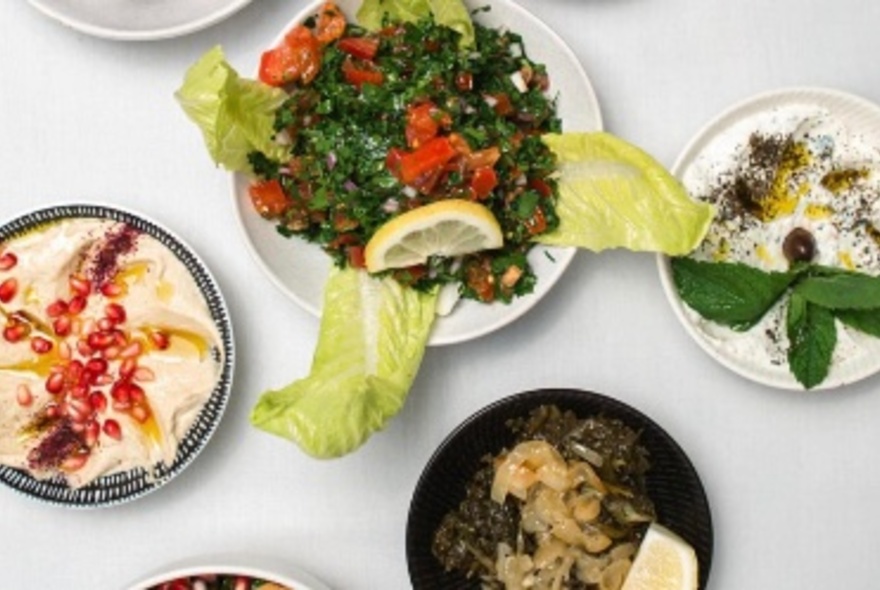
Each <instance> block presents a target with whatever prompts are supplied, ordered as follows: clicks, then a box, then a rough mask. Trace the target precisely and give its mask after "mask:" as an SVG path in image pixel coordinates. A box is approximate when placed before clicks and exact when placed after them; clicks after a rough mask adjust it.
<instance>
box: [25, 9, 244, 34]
mask: <svg viewBox="0 0 880 590" xmlns="http://www.w3.org/2000/svg"><path fill="white" fill-rule="evenodd" d="M29 1H30V3H31V4H32V5H33V6H34V7H35V8H37V9H39V10H40V11H41V12H43V13H44V14H46V15H47V16H49V17H51V18H53V19H55V20H57V21H58V22H60V23H62V24H64V25H67V26H69V27H72V28H74V29H76V30H78V31H82V32H83V33H87V34H89V35H94V36H96V37H105V38H108V39H118V40H120V41H148V40H153V39H167V38H169V37H178V36H180V35H185V34H188V33H192V32H195V31H198V30H201V29H204V28H206V27H209V26H211V25H213V24H215V23H217V22H219V21H221V20H223V19H225V18H227V17H229V16H231V15H232V14H234V13H235V12H237V11H238V10H240V9H241V8H243V7H244V6H246V5H247V4H249V3H250V2H251V0H29Z"/></svg>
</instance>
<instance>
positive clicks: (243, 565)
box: [127, 555, 330, 590]
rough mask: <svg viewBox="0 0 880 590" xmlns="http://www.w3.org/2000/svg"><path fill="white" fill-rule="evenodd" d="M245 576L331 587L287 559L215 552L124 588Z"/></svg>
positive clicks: (296, 586)
mask: <svg viewBox="0 0 880 590" xmlns="http://www.w3.org/2000/svg"><path fill="white" fill-rule="evenodd" d="M211 574H217V575H227V576H247V577H249V578H254V579H259V580H264V581H266V582H275V583H276V584H280V585H282V586H284V587H286V588H289V589H290V590H330V588H329V587H328V586H326V585H325V584H324V583H323V582H321V581H320V580H318V579H317V578H315V577H314V576H312V575H311V574H309V573H308V572H305V571H304V570H302V569H300V568H298V567H296V566H293V565H291V564H290V562H289V561H288V560H280V559H272V558H267V557H262V556H254V555H217V556H208V557H200V558H190V559H186V560H183V561H180V562H177V563H174V564H171V565H169V566H167V567H164V568H162V569H161V570H159V571H158V572H155V573H152V574H149V575H148V576H146V577H145V578H142V579H140V580H139V581H137V582H135V583H133V584H130V585H129V586H128V587H127V590H151V589H154V588H158V587H161V585H162V584H164V583H166V582H171V581H174V580H180V579H181V578H189V577H193V576H203V575H205V576H206V575H211Z"/></svg>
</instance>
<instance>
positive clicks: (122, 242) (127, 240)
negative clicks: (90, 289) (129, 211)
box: [89, 223, 140, 289]
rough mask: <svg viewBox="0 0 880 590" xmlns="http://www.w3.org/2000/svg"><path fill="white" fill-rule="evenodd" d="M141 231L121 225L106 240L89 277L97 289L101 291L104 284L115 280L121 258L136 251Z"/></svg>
mask: <svg viewBox="0 0 880 590" xmlns="http://www.w3.org/2000/svg"><path fill="white" fill-rule="evenodd" d="M138 236H140V231H138V230H137V229H136V228H134V227H132V226H130V225H128V224H127V223H123V224H120V225H119V226H118V227H117V228H115V229H114V230H112V231H111V232H109V233H108V234H107V236H106V237H105V238H104V243H103V244H101V247H100V249H99V250H98V253H97V254H96V255H95V258H94V260H95V261H94V263H93V264H92V267H91V268H90V269H89V275H90V278H91V279H92V282H93V283H94V284H95V287H96V288H98V289H100V288H101V287H102V286H103V285H104V283H106V282H107V281H109V280H112V279H113V276H114V275H115V274H116V271H117V270H119V258H120V257H122V256H123V255H125V254H128V253H129V252H131V251H132V250H134V247H135V245H136V244H137V239H138Z"/></svg>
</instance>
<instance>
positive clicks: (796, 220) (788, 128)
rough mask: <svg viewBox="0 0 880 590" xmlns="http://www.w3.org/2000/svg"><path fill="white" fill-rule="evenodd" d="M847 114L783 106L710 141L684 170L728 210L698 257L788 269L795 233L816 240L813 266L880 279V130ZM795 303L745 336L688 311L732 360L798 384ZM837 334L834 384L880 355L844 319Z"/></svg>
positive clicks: (695, 191) (702, 194)
mask: <svg viewBox="0 0 880 590" xmlns="http://www.w3.org/2000/svg"><path fill="white" fill-rule="evenodd" d="M852 111H854V109H849V112H852ZM847 115H849V113H848V112H847V111H846V110H844V111H836V110H835V109H834V108H828V107H826V106H825V105H823V104H818V103H816V104H814V103H811V102H809V101H804V102H798V101H794V102H780V104H779V105H778V106H776V107H773V108H767V109H763V110H760V111H755V112H752V113H751V114H748V115H746V116H743V117H741V118H740V119H739V120H737V121H736V122H735V123H733V124H730V125H728V126H727V127H725V128H724V129H723V131H721V132H720V133H718V134H716V135H715V136H714V137H713V138H712V139H711V140H709V141H706V142H705V143H704V144H703V147H702V149H701V150H700V152H699V153H698V155H696V157H694V158H693V159H692V160H691V162H690V163H689V164H688V165H687V166H686V167H685V168H684V169H683V170H682V171H681V172H680V174H681V178H682V182H683V183H684V185H685V186H686V187H687V189H688V191H689V192H690V194H691V195H692V196H693V197H695V198H697V199H700V200H702V201H705V202H708V203H712V204H714V205H715V206H716V208H717V211H718V214H717V216H716V218H715V220H714V221H713V224H712V226H711V228H710V230H709V232H708V234H707V237H706V239H705V241H704V242H703V243H702V245H701V246H700V247H699V248H698V249H697V250H695V251H694V252H693V253H692V255H691V256H692V257H693V258H695V259H698V260H705V261H714V262H731V263H734V262H739V263H744V264H747V265H749V266H752V267H756V268H759V269H762V270H764V271H785V270H787V269H788V268H789V265H790V254H791V252H788V254H789V256H787V253H786V247H784V245H785V244H786V238H788V239H789V246H788V247H790V245H791V244H792V243H796V242H797V240H796V239H794V238H806V239H807V240H809V242H810V244H809V246H810V248H811V251H810V256H811V260H810V262H812V263H814V264H817V265H822V266H825V267H834V268H840V269H844V270H848V271H856V272H860V273H864V274H867V275H871V276H878V275H880V198H878V197H880V143H878V137H877V133H876V131H877V130H876V129H871V126H870V125H869V126H867V128H865V127H864V126H861V125H852V124H851V115H849V116H850V119H847V118H846V116H847ZM786 305H787V298H785V297H783V298H782V299H780V300H779V301H778V302H777V303H776V305H775V306H774V307H773V308H771V309H770V311H769V312H768V313H767V314H766V315H765V316H764V317H763V319H762V320H761V321H760V322H759V323H758V324H757V325H755V326H754V327H752V328H751V329H749V330H748V331H745V332H741V331H735V330H732V329H730V328H727V327H724V326H721V325H718V324H715V323H713V322H711V321H709V320H706V319H704V318H702V317H700V316H699V315H698V314H697V313H696V312H694V311H693V310H692V309H690V308H686V309H685V314H686V315H687V317H688V318H689V320H690V322H691V324H692V325H693V326H694V327H695V329H696V330H697V332H698V333H699V335H700V337H701V338H702V340H703V342H704V344H706V345H707V346H708V347H709V348H710V349H712V350H714V351H715V352H716V353H717V354H718V355H719V356H720V357H721V358H723V359H727V361H728V363H730V364H731V365H736V366H741V367H746V370H747V371H748V372H751V373H753V374H760V375H763V376H768V377H770V376H772V377H770V380H772V381H774V382H776V383H780V382H783V381H784V382H788V381H791V382H792V384H793V378H791V377H790V376H789V375H788V361H787V358H786V351H787V348H788V340H787V336H786V329H785V326H786V320H785V310H786ZM837 331H838V335H837V346H836V348H835V350H834V355H833V359H832V363H831V369H830V375H831V378H830V381H832V382H834V381H837V382H840V381H841V380H845V379H846V378H847V377H846V376H847V375H849V376H852V375H858V374H863V373H864V372H865V370H864V368H865V367H867V366H868V365H873V364H875V361H874V360H872V359H876V358H877V355H878V354H880V344H878V339H876V338H873V337H871V336H868V335H866V334H863V333H861V332H857V331H855V330H851V329H849V328H847V327H845V326H844V325H843V324H841V323H839V322H838V324H837ZM835 373H836V376H835Z"/></svg>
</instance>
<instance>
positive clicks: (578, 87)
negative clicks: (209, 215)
mask: <svg viewBox="0 0 880 590" xmlns="http://www.w3.org/2000/svg"><path fill="white" fill-rule="evenodd" d="M465 3H466V4H467V5H468V6H469V7H470V8H477V7H482V6H485V5H486V3H485V2H483V1H482V0H467V1H466V2H465ZM321 4H322V2H320V1H315V2H311V3H310V4H309V5H308V6H306V7H305V8H304V9H303V10H302V11H301V12H300V13H299V14H298V15H296V16H295V17H294V18H293V19H292V20H291V21H290V23H288V24H287V25H286V26H285V27H284V28H283V29H282V30H281V33H280V34H279V35H278V37H276V38H275V39H273V40H270V41H269V42H267V43H266V48H267V49H268V48H270V47H273V46H274V45H275V44H277V43H278V42H280V40H281V38H282V37H283V34H284V32H286V31H288V30H289V29H290V28H292V27H293V26H294V25H295V24H296V23H299V22H301V21H303V20H305V19H306V18H307V17H309V16H311V15H313V14H315V13H316V11H317V10H318V8H319V7H320V5H321ZM360 4H361V2H360V0H340V1H339V2H338V5H339V7H340V8H341V9H342V10H343V11H344V12H345V13H346V15H347V16H348V17H349V20H351V19H353V15H354V14H355V12H356V11H357V8H358V7H359V6H360ZM491 7H492V9H491V10H490V11H488V12H481V13H479V15H478V16H477V20H478V21H479V22H480V23H482V24H484V25H487V26H492V27H506V28H508V29H510V30H511V31H515V32H517V33H519V34H520V35H522V38H523V41H524V44H525V47H526V51H528V54H529V57H530V58H531V59H533V60H534V61H536V62H538V63H544V64H546V66H547V71H548V73H549V75H550V92H551V93H553V94H556V95H558V103H557V107H558V114H559V116H560V117H561V119H562V124H563V129H565V130H566V131H597V130H600V129H601V128H602V117H601V114H600V111H599V103H598V101H597V99H596V94H595V92H594V91H593V86H592V84H591V83H590V80H589V78H588V77H587V74H586V72H584V69H583V68H582V67H581V64H580V62H579V61H578V59H577V57H576V56H575V55H574V53H573V52H572V51H571V49H570V48H569V47H568V46H567V45H566V44H565V42H564V41H563V40H562V39H561V38H560V37H559V36H558V35H557V34H556V33H554V32H553V31H552V30H551V29H550V28H549V27H548V26H547V25H545V24H544V23H543V22H541V21H540V20H538V18H536V17H535V16H534V15H532V14H531V13H529V12H527V11H526V10H525V9H523V8H522V7H520V6H519V5H517V4H515V3H514V2H512V1H511V0H497V1H495V2H492V3H491ZM247 186H248V179H247V178H246V177H245V176H244V175H241V174H234V175H233V177H232V188H233V195H234V198H235V206H236V211H237V214H238V220H239V224H240V226H241V228H242V230H243V233H244V238H245V243H246V244H247V246H248V249H249V250H250V252H251V254H252V255H253V257H254V259H255V260H256V261H257V264H258V265H259V266H260V268H262V269H263V270H264V271H265V272H266V274H267V276H268V277H269V278H270V279H271V280H272V282H273V283H274V284H275V285H277V286H278V288H280V289H281V290H282V291H283V292H284V293H285V294H286V295H287V296H288V297H290V298H291V299H293V300H294V301H295V302H296V303H298V304H299V305H300V306H302V307H303V308H304V309H306V310H307V311H308V312H309V313H311V314H313V315H315V316H319V315H320V313H321V302H322V293H323V289H324V283H325V282H326V279H327V275H328V272H329V269H330V265H331V261H330V258H329V256H327V255H326V254H325V253H324V252H323V251H322V250H321V249H320V248H319V247H317V246H315V245H313V244H308V243H306V242H304V241H303V240H300V239H296V238H292V239H284V238H282V237H281V236H279V235H278V232H276V231H275V225H274V224H273V223H271V222H267V221H266V220H264V219H262V218H261V217H260V216H259V215H257V213H256V212H255V211H254V209H253V207H252V206H251V203H250V200H249V198H248V194H247ZM575 252H576V250H575V249H574V248H546V247H536V248H534V249H533V250H532V251H531V253H530V255H529V262H530V263H531V264H532V266H533V268H534V270H535V273H536V274H537V277H538V282H537V285H536V286H535V291H534V292H533V293H531V294H529V295H526V296H524V297H519V298H517V299H516V300H514V301H513V302H512V303H510V304H509V305H505V304H502V303H495V304H492V305H485V304H481V303H477V302H475V301H470V300H467V301H461V302H459V303H458V305H457V306H456V308H455V310H454V311H453V312H452V314H450V315H448V316H444V317H440V318H438V320H437V322H435V324H434V329H433V332H432V333H431V337H430V340H429V342H428V343H429V344H430V345H432V346H442V345H446V344H454V343H457V342H464V341H467V340H471V339H474V338H478V337H480V336H483V335H485V334H488V333H490V332H493V331H495V330H498V329H499V328H502V327H503V326H506V325H507V324H509V323H510V322H512V321H514V320H516V319H517V318H519V317H520V316H522V315H523V314H525V313H526V312H527V311H528V310H529V309H531V308H532V307H533V306H534V305H535V304H536V303H538V301H540V300H541V298H542V297H543V296H544V295H546V294H547V292H549V291H550V289H551V288H552V287H553V285H554V284H556V281H558V280H559V278H560V277H561V276H562V274H563V272H565V269H566V268H567V267H568V265H569V263H570V262H571V260H572V258H574V255H575Z"/></svg>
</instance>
